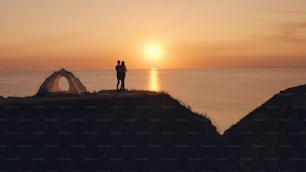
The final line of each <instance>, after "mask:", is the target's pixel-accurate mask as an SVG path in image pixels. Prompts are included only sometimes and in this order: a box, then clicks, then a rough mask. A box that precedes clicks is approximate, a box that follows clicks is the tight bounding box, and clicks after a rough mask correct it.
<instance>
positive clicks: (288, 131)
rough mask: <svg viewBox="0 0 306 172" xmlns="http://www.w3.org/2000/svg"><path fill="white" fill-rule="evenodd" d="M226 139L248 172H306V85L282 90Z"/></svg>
mask: <svg viewBox="0 0 306 172" xmlns="http://www.w3.org/2000/svg"><path fill="white" fill-rule="evenodd" d="M224 138H225V140H226V141H227V142H228V145H227V148H229V149H230V151H231V152H232V155H233V157H234V158H235V159H236V160H237V161H240V163H241V164H243V166H244V167H245V169H247V171H305V169H306V85H302V86H298V87H294V88H289V89H286V90H284V91H281V92H280V93H279V94H277V95H275V96H274V97H272V98H271V99H270V100H268V101H267V102H266V103H264V104H263V105H262V106H260V107H259V108H257V109H256V110H254V111H253V112H251V113H250V114H248V115H247V116H246V117H245V118H243V119H242V120H241V121H240V122H238V123H237V124H236V125H234V126H233V127H232V128H230V129H229V130H228V131H226V132H225V134H224Z"/></svg>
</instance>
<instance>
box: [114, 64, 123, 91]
mask: <svg viewBox="0 0 306 172" xmlns="http://www.w3.org/2000/svg"><path fill="white" fill-rule="evenodd" d="M115 69H116V74H117V91H119V84H120V81H121V78H122V74H121V73H122V72H121V66H120V60H118V61H117V65H116V67H115Z"/></svg>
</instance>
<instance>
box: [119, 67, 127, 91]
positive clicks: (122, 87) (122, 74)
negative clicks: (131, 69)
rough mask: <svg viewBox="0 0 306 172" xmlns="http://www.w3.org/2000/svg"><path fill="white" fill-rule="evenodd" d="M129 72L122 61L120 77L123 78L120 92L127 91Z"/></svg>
mask: <svg viewBox="0 0 306 172" xmlns="http://www.w3.org/2000/svg"><path fill="white" fill-rule="evenodd" d="M126 72H127V69H126V66H125V63H124V61H121V65H120V76H121V86H120V90H122V91H124V90H125V85H124V82H125V73H126Z"/></svg>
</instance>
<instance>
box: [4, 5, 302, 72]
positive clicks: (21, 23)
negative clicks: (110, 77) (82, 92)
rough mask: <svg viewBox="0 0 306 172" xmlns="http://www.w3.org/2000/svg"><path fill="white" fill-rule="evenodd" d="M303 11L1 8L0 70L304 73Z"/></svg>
mask: <svg viewBox="0 0 306 172" xmlns="http://www.w3.org/2000/svg"><path fill="white" fill-rule="evenodd" d="M305 7H306V1H305V0H268V1H267V0H231V1H229V0H219V1H216V0H214V1H213V0H147V1H145V0H0V26H1V29H0V38H1V39H0V69H57V68H62V67H66V68H71V69H103V68H113V66H114V65H115V64H116V60H117V59H123V60H125V61H126V64H127V66H128V68H151V67H157V68H209V67H306V9H305ZM152 47H153V49H154V50H152ZM152 51H153V54H152ZM155 51H156V52H155ZM150 52H151V54H150Z"/></svg>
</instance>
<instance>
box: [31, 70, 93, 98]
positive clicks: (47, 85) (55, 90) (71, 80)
mask: <svg viewBox="0 0 306 172" xmlns="http://www.w3.org/2000/svg"><path fill="white" fill-rule="evenodd" d="M63 77H64V78H65V79H67V82H68V85H69V88H68V90H62V89H60V87H59V81H60V79H61V78H63ZM86 92H87V90H86V88H85V86H84V85H83V84H82V83H81V81H80V80H79V79H78V78H77V77H75V75H73V74H72V73H71V72H69V71H67V70H65V69H61V70H59V71H56V72H54V73H53V74H51V75H50V76H49V77H48V78H47V79H46V80H45V81H44V82H43V84H42V85H41V86H40V88H39V90H38V92H37V94H36V95H37V96H42V95H56V94H72V95H80V94H83V93H86Z"/></svg>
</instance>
